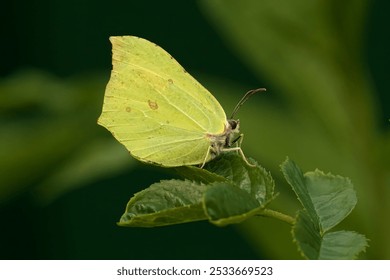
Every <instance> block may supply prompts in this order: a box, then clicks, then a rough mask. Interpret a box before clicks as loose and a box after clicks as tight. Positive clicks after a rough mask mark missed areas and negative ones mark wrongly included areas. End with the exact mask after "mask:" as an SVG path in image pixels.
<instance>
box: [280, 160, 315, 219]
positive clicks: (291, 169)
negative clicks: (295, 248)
mask: <svg viewBox="0 0 390 280" xmlns="http://www.w3.org/2000/svg"><path fill="white" fill-rule="evenodd" d="M281 169H282V172H283V175H284V177H285V178H286V180H287V182H288V183H289V185H290V186H291V187H292V189H293V191H294V192H295V194H296V195H297V197H298V200H299V201H300V202H301V204H302V206H303V207H304V208H305V209H306V210H307V213H308V215H309V216H310V219H311V220H312V221H313V223H315V224H318V223H319V219H318V215H317V213H316V211H315V207H314V205H313V201H312V199H311V197H310V195H309V192H308V190H307V186H306V183H305V178H304V176H303V174H302V171H301V169H300V168H299V167H298V165H296V164H295V162H294V161H292V160H290V159H288V158H287V159H286V160H285V161H284V162H283V163H282V165H281Z"/></svg>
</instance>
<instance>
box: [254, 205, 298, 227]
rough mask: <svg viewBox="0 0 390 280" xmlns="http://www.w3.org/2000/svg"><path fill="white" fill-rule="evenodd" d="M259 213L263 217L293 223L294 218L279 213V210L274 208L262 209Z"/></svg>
mask: <svg viewBox="0 0 390 280" xmlns="http://www.w3.org/2000/svg"><path fill="white" fill-rule="evenodd" d="M259 215H260V216H264V217H271V218H275V219H278V220H281V221H283V222H286V223H288V224H290V225H294V224H295V219H294V218H293V217H291V216H289V215H286V214H283V213H280V212H278V211H275V210H271V209H264V210H263V211H262V212H261V213H260V214H259Z"/></svg>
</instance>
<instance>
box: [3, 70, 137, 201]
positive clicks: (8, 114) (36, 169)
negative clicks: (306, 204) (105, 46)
mask: <svg viewBox="0 0 390 280" xmlns="http://www.w3.org/2000/svg"><path fill="white" fill-rule="evenodd" d="M103 81H104V79H102V77H100V76H93V77H79V78H77V79H69V80H67V81H62V80H59V79H56V78H54V77H53V76H50V75H48V74H47V73H43V72H39V71H33V70H30V71H23V72H20V73H18V74H15V75H14V76H12V77H11V78H9V79H6V80H3V81H0V92H1V95H0V104H1V105H0V116H1V118H0V125H1V127H2V133H1V134H0V158H1V161H0V178H1V182H0V203H1V202H4V201H5V200H8V199H10V198H11V197H14V196H15V195H17V194H19V193H22V192H24V191H26V188H27V190H28V191H31V190H32V191H33V192H34V193H35V195H36V198H37V199H39V200H41V202H43V203H49V202H50V201H52V200H53V199H55V198H56V197H57V196H59V195H61V194H62V192H65V191H69V190H70V189H74V188H77V187H80V186H84V185H86V184H88V183H90V182H93V181H96V180H98V179H99V178H104V177H106V176H108V175H110V176H111V175H113V172H114V173H119V172H120V171H121V170H123V169H125V168H128V167H129V166H130V165H131V164H130V163H131V162H132V161H131V160H130V159H129V157H128V156H127V153H126V152H124V150H123V149H121V147H120V146H119V145H115V143H113V142H112V141H107V140H106V138H103V137H101V136H102V135H104V132H103V131H101V130H100V129H99V128H98V127H97V125H96V120H97V116H98V114H99V111H100V107H101V105H100V104H101V100H100V98H101V97H102V96H100V95H97V94H96V93H97V92H102V89H103V88H104V84H103Z"/></svg>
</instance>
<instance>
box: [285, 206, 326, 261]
mask: <svg viewBox="0 0 390 280" xmlns="http://www.w3.org/2000/svg"><path fill="white" fill-rule="evenodd" d="M292 234H293V237H294V241H295V242H296V243H297V246H298V250H299V251H300V252H301V254H302V255H303V256H304V257H306V258H307V259H309V260H315V259H318V255H319V252H320V250H321V235H320V232H319V228H318V227H317V226H316V224H314V223H313V221H312V220H311V218H310V217H309V215H308V213H307V211H305V210H303V211H299V213H298V215H297V219H296V222H295V225H294V227H293V231H292Z"/></svg>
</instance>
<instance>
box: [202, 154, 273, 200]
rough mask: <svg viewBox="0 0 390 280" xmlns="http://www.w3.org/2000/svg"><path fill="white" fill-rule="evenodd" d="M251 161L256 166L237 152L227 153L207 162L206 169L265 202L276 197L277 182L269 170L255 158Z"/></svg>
mask: <svg viewBox="0 0 390 280" xmlns="http://www.w3.org/2000/svg"><path fill="white" fill-rule="evenodd" d="M249 161H250V162H251V164H254V165H255V167H252V166H248V164H246V163H245V162H244V161H243V159H242V157H241V156H240V155H238V154H236V153H225V154H223V155H221V156H220V157H218V158H216V159H215V160H213V161H210V162H209V163H207V164H206V166H205V169H207V170H208V171H210V172H212V173H215V174H217V175H219V176H221V177H223V178H225V179H226V180H228V181H229V182H230V183H231V184H233V185H235V186H237V187H239V188H240V189H242V190H245V191H246V192H248V193H249V194H251V195H252V196H253V197H255V198H256V200H257V201H258V202H259V203H260V204H263V203H264V202H266V201H269V200H271V199H272V198H273V197H274V193H273V192H274V187H275V183H274V180H273V179H272V176H271V174H270V173H269V172H268V171H266V170H265V169H264V168H263V167H261V166H260V165H259V164H258V163H257V162H256V161H254V160H253V159H249Z"/></svg>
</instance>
